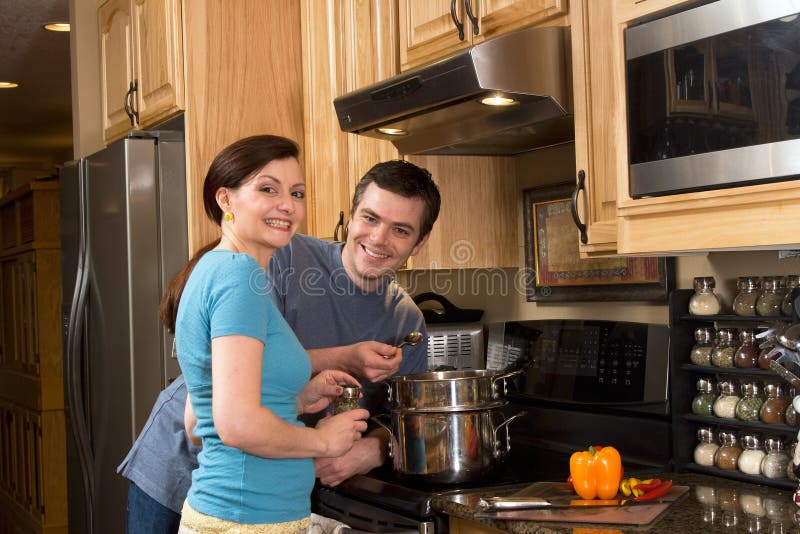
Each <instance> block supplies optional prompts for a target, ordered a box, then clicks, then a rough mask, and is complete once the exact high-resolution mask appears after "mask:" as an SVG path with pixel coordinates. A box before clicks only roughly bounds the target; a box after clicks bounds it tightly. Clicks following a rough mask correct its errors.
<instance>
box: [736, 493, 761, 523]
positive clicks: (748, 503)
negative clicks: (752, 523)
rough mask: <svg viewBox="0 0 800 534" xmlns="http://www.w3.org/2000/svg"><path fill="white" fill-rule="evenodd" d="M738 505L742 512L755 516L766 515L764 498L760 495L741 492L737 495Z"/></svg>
mask: <svg viewBox="0 0 800 534" xmlns="http://www.w3.org/2000/svg"><path fill="white" fill-rule="evenodd" d="M739 505H740V506H741V507H742V512H744V513H746V514H748V515H751V516H756V517H764V516H765V515H767V509H766V508H765V507H764V498H763V497H762V496H761V495H754V494H752V493H742V494H741V495H740V496H739ZM748 532H751V531H748Z"/></svg>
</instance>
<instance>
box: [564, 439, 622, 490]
mask: <svg viewBox="0 0 800 534" xmlns="http://www.w3.org/2000/svg"><path fill="white" fill-rule="evenodd" d="M569 473H570V476H572V484H573V486H574V488H575V493H577V494H578V495H580V497H581V498H582V499H594V498H595V497H598V498H600V499H613V498H614V497H615V496H616V495H617V489H618V488H619V482H620V480H621V479H622V459H621V458H620V456H619V452H618V451H617V449H615V448H614V447H603V448H602V449H601V450H599V451H598V450H596V449H595V448H594V447H589V450H588V451H578V452H575V453H573V454H572V456H571V457H570V459H569Z"/></svg>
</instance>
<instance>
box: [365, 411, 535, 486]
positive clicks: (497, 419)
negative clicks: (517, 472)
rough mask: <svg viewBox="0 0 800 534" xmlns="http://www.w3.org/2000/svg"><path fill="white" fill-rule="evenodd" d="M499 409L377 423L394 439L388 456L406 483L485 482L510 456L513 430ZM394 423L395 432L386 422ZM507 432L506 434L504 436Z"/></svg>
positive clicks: (406, 414)
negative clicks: (511, 431) (507, 455)
mask: <svg viewBox="0 0 800 534" xmlns="http://www.w3.org/2000/svg"><path fill="white" fill-rule="evenodd" d="M525 413H526V412H520V413H518V414H515V415H513V416H511V417H509V418H506V417H505V416H504V415H503V413H502V411H500V409H499V408H490V409H483V410H467V411H460V412H418V411H407V410H393V411H392V413H391V415H389V414H384V415H379V416H376V417H373V418H372V420H373V421H375V422H376V423H378V424H379V425H381V426H382V427H383V428H385V429H386V430H388V431H389V434H390V435H391V439H390V442H389V443H390V446H389V456H391V457H392V462H393V465H394V470H395V473H397V474H398V475H399V476H401V477H402V478H405V479H415V480H419V481H424V482H433V483H447V484H449V483H459V482H470V481H475V480H478V479H480V478H481V477H483V476H485V475H486V474H488V473H489V472H491V471H492V470H493V469H494V468H495V467H496V466H497V465H498V463H499V462H501V461H502V460H503V459H504V458H505V456H506V454H507V453H508V451H509V450H511V436H510V434H509V429H508V425H509V423H511V421H513V420H514V419H516V418H517V417H520V416H522V415H525ZM387 418H390V419H391V426H389V425H387V424H385V423H384V422H383V421H381V419H387ZM502 430H504V432H501V431H502Z"/></svg>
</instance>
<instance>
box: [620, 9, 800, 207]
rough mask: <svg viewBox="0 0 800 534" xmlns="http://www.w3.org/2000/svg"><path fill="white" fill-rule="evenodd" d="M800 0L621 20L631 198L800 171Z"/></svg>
mask: <svg viewBox="0 0 800 534" xmlns="http://www.w3.org/2000/svg"><path fill="white" fill-rule="evenodd" d="M798 14H800V0H718V1H716V2H711V3H707V4H704V5H701V6H699V7H695V8H692V9H688V10H685V11H682V12H679V13H676V14H674V15H671V16H667V17H664V18H660V19H657V20H653V21H650V22H646V23H642V24H639V25H636V26H631V27H629V28H628V29H626V30H625V58H626V61H625V72H626V74H625V75H626V88H627V116H628V143H629V158H630V194H631V196H632V197H634V198H642V197H649V196H658V195H668V194H675V193H682V192H689V191H702V190H709V189H720V188H726V187H735V186H741V185H749V184H756V183H764V182H773V181H781V180H790V179H798V178H800V17H799V16H798Z"/></svg>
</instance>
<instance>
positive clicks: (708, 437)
mask: <svg viewBox="0 0 800 534" xmlns="http://www.w3.org/2000/svg"><path fill="white" fill-rule="evenodd" d="M716 438H717V437H716V435H714V431H713V430H712V429H710V428H708V427H700V428H699V429H697V441H699V443H698V444H697V446H696V447H695V448H694V463H696V464H697V465H705V466H707V467H711V466H713V465H714V455H715V454H716V452H717V449H719V445H717V439H716Z"/></svg>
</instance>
